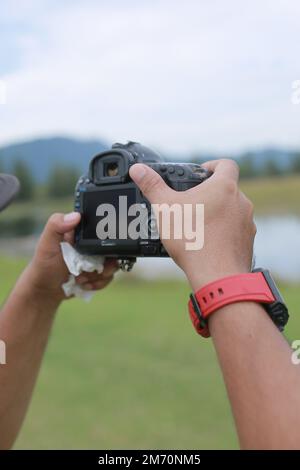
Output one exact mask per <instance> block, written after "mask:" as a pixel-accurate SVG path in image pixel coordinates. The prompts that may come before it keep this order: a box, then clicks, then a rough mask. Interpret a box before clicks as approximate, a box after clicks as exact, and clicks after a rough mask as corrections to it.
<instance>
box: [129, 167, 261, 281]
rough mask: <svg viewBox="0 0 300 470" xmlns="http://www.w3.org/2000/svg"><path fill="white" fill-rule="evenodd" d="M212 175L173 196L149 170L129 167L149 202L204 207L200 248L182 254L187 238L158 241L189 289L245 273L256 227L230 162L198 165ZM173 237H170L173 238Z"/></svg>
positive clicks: (249, 263)
mask: <svg viewBox="0 0 300 470" xmlns="http://www.w3.org/2000/svg"><path fill="white" fill-rule="evenodd" d="M202 166H203V167H205V168H206V169H208V170H211V171H213V175H212V176H211V177H210V178H209V179H207V180H206V181H205V182H204V183H202V184H200V185H198V186H196V187H194V188H192V189H189V190H188V191H183V192H176V191H174V190H173V189H171V188H170V187H169V186H167V185H166V184H165V182H164V181H163V179H162V178H161V177H160V176H159V174H158V173H156V172H155V171H154V170H152V169H151V168H149V167H148V166H146V165H143V164H136V165H133V166H132V167H131V169H130V176H131V178H132V179H133V180H134V181H135V183H136V184H137V185H138V186H139V188H140V190H141V191H142V193H143V194H144V196H145V197H146V198H147V199H148V200H149V201H150V202H151V204H163V203H166V204H169V205H172V204H175V203H176V204H180V205H181V206H183V204H192V206H193V212H194V213H195V210H196V204H204V209H205V219H204V222H205V224H204V247H203V248H202V249H201V250H198V251H188V250H187V249H186V243H187V242H189V241H190V240H186V239H185V238H182V239H181V240H177V239H174V236H173V237H172V236H171V239H168V240H167V239H162V243H163V244H164V246H165V248H166V250H167V252H168V253H169V255H170V256H171V257H172V258H173V259H174V261H175V262H176V263H177V264H178V265H179V266H180V267H181V268H182V269H183V271H184V272H185V274H186V276H187V278H188V279H189V281H190V283H191V286H192V288H193V289H194V290H198V289H199V288H201V287H203V286H204V285H205V284H207V283H209V282H211V281H214V280H216V279H218V278H221V277H225V276H229V275H232V274H238V273H242V272H249V271H250V270H251V265H252V257H253V242H254V237H255V234H256V227H255V224H254V222H253V204H252V203H251V202H250V201H249V200H248V199H247V198H246V196H245V195H244V194H243V193H241V192H240V191H239V188H238V179H239V169H238V166H237V164H236V163H235V162H234V161H232V160H224V159H223V160H215V161H211V162H207V163H205V164H204V165H202ZM173 235H174V234H173Z"/></svg>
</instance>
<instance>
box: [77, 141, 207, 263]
mask: <svg viewBox="0 0 300 470" xmlns="http://www.w3.org/2000/svg"><path fill="white" fill-rule="evenodd" d="M135 163H144V164H146V165H148V166H149V167H151V168H152V169H153V170H155V171H156V172H157V173H158V174H159V175H160V176H161V177H162V178H163V180H164V181H165V182H166V184H167V185H168V186H170V187H171V188H172V189H174V190H175V191H186V190H188V189H190V188H193V187H194V186H197V185H198V184H200V183H202V182H203V181H205V180H206V179H207V178H208V177H209V176H210V175H211V173H210V172H208V171H207V170H205V169H204V168H202V167H201V166H200V165H197V164H188V163H167V162H163V161H162V159H161V157H160V156H159V155H158V154H156V153H155V152H153V151H152V150H150V149H149V148H147V147H144V146H142V145H140V144H138V143H136V142H128V143H127V144H125V145H123V144H114V145H113V146H112V149H111V150H109V151H106V152H102V153H100V154H99V155H96V156H95V157H94V158H93V159H92V161H91V163H90V168H89V172H88V174H87V175H85V176H82V177H81V178H80V179H79V181H78V183H77V186H76V190H75V211H77V212H80V213H81V216H82V219H81V223H80V224H79V226H78V228H77V230H76V234H75V247H76V249H77V250H78V251H79V252H80V253H84V254H88V255H103V256H107V257H114V258H117V259H119V260H121V261H123V266H125V269H127V270H129V269H130V267H131V266H132V265H133V263H134V262H135V260H136V258H137V257H166V256H168V253H167V252H166V250H165V249H164V247H163V245H162V243H161V241H160V239H159V237H156V238H155V237H153V236H152V237H149V236H141V237H138V238H136V237H135V238H136V239H133V238H130V237H128V236H124V224H125V226H126V227H127V226H128V225H129V224H130V221H131V220H132V215H131V216H130V211H129V208H130V207H132V206H134V207H142V208H144V209H145V208H146V209H147V214H148V217H147V220H146V221H145V224H146V225H147V230H148V229H149V231H152V232H153V225H155V223H154V221H153V215H152V214H151V205H150V203H149V201H148V200H147V199H146V198H145V197H144V196H143V194H142V193H141V191H140V190H139V188H138V187H137V186H136V184H135V183H134V182H133V181H132V179H131V178H130V176H129V169H130V167H131V166H132V165H134V164H135ZM121 198H122V204H123V207H122V214H121V208H120V206H119V205H118V203H119V202H120V199H121ZM125 199H126V204H125V206H124V200H125ZM100 206H101V207H103V208H104V211H102V212H101V211H99V207H100ZM109 207H112V209H113V213H114V215H115V216H116V220H117V222H116V223H115V225H114V230H113V231H114V236H110V232H109V230H108V232H107V234H106V235H101V236H99V230H97V225H98V224H99V221H100V220H101V217H102V218H103V217H104V215H105V213H106V209H107V208H108V209H109ZM100 212H101V215H99V214H100ZM128 214H129V215H128ZM125 216H126V220H125V222H124V217H125ZM102 220H103V219H102ZM121 231H122V232H123V233H122V234H120V232H121ZM125 231H126V230H125ZM144 233H145V232H144ZM146 235H149V234H148V233H147V234H146Z"/></svg>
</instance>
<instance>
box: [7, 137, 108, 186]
mask: <svg viewBox="0 0 300 470" xmlns="http://www.w3.org/2000/svg"><path fill="white" fill-rule="evenodd" d="M108 148H109V145H108V144H107V143H105V142H103V141H97V140H76V139H70V138H65V137H53V138H44V139H37V140H32V141H28V142H23V143H17V144H12V145H9V146H6V147H2V148H1V147H0V163H1V166H2V167H3V168H4V170H5V171H10V170H11V168H12V166H13V163H14V161H16V160H19V159H20V160H22V161H24V162H25V163H26V164H27V166H28V167H29V168H31V169H32V174H33V176H34V177H35V178H36V179H37V181H40V182H43V181H45V180H46V179H47V176H48V175H49V172H50V170H51V168H53V166H55V165H56V164H59V165H66V166H68V167H69V166H70V167H72V166H73V167H75V168H77V169H78V170H79V171H80V172H82V173H85V172H86V171H87V169H88V165H89V162H90V160H91V158H92V157H93V156H95V155H96V154H97V153H99V152H102V151H104V150H107V149H108Z"/></svg>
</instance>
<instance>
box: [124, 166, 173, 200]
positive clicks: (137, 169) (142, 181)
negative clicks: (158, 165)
mask: <svg viewBox="0 0 300 470" xmlns="http://www.w3.org/2000/svg"><path fill="white" fill-rule="evenodd" d="M130 176H131V178H132V179H133V181H134V182H135V183H136V184H137V186H138V187H139V188H140V190H141V191H142V193H143V194H144V196H145V197H146V198H147V199H148V200H149V201H150V202H152V203H154V204H155V203H159V202H160V201H166V200H168V198H169V197H170V195H171V194H172V193H173V191H172V189H171V188H169V186H167V185H166V183H165V182H164V180H163V179H162V178H161V176H159V174H158V173H157V172H156V171H154V170H152V168H149V167H148V166H147V165H143V164H141V163H137V164H135V165H133V166H132V167H131V168H130Z"/></svg>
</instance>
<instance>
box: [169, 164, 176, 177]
mask: <svg viewBox="0 0 300 470" xmlns="http://www.w3.org/2000/svg"><path fill="white" fill-rule="evenodd" d="M168 172H169V173H170V175H172V174H173V173H175V168H174V167H173V166H169V167H168Z"/></svg>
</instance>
